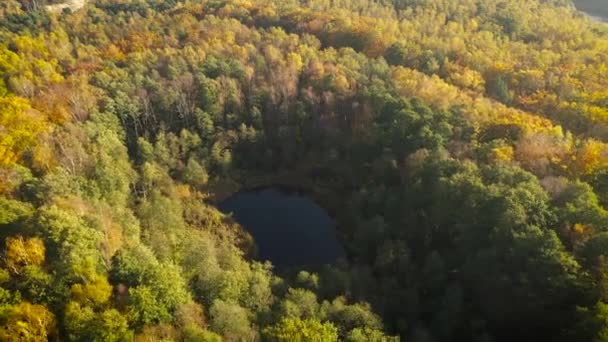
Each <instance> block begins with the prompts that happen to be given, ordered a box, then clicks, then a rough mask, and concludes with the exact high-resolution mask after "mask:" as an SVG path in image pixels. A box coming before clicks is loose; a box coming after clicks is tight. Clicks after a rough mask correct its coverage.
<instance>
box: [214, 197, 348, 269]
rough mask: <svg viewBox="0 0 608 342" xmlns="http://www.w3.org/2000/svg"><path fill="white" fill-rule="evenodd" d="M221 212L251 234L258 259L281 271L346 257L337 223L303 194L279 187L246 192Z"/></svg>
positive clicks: (225, 204) (229, 201)
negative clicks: (268, 262)
mask: <svg viewBox="0 0 608 342" xmlns="http://www.w3.org/2000/svg"><path fill="white" fill-rule="evenodd" d="M219 209H220V210H221V211H222V212H224V213H232V214H233V217H234V219H235V220H236V221H237V222H238V223H240V224H241V225H242V226H243V227H244V228H245V229H247V231H249V233H251V235H252V236H253V238H254V240H255V242H256V245H257V247H258V259H260V260H270V262H272V264H273V265H275V267H276V268H278V269H287V268H294V267H301V266H308V267H316V266H321V265H324V264H332V263H334V262H335V261H336V260H338V259H339V258H341V257H343V256H344V249H343V248H342V246H341V245H340V243H339V242H338V239H337V237H336V227H335V222H334V220H333V219H332V218H331V217H330V216H329V214H328V213H327V212H326V211H325V210H324V209H323V208H321V207H320V206H319V205H318V204H317V203H315V201H313V200H312V198H310V197H308V196H306V195H304V194H302V193H299V192H296V191H291V190H287V189H282V188H279V187H271V188H263V189H257V190H251V191H244V192H239V193H236V194H234V195H233V196H232V197H230V198H228V199H226V200H224V201H222V202H221V203H220V204H219Z"/></svg>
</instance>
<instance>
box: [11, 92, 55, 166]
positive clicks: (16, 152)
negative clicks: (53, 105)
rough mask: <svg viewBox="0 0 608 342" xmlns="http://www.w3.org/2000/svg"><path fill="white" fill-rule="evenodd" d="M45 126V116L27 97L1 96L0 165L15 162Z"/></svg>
mask: <svg viewBox="0 0 608 342" xmlns="http://www.w3.org/2000/svg"><path fill="white" fill-rule="evenodd" d="M44 128H45V120H44V118H43V117H41V115H40V114H39V113H38V112H36V111H35V110H33V109H31V108H30V106H29V103H28V101H27V100H26V99H23V98H19V97H15V96H8V97H0V166H7V165H10V164H12V163H15V162H16V161H17V160H18V159H19V157H20V156H21V154H22V153H23V152H24V151H25V150H26V149H27V148H28V147H30V146H31V145H32V144H33V143H34V141H35V139H36V135H37V134H38V133H40V132H41V131H42V130H44Z"/></svg>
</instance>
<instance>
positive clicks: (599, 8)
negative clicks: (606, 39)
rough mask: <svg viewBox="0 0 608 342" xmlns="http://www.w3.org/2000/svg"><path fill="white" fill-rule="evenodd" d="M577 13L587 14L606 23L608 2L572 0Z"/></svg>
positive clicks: (600, 0)
mask: <svg viewBox="0 0 608 342" xmlns="http://www.w3.org/2000/svg"><path fill="white" fill-rule="evenodd" d="M574 5H575V6H576V8H577V9H578V10H579V11H582V12H585V13H587V15H589V16H590V17H592V18H594V19H596V20H601V21H608V1H606V0H574Z"/></svg>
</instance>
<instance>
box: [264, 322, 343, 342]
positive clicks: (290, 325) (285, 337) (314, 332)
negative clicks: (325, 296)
mask: <svg viewBox="0 0 608 342" xmlns="http://www.w3.org/2000/svg"><path fill="white" fill-rule="evenodd" d="M264 338H265V340H267V341H269V342H271V341H272V342H287V341H293V342H316V341H327V342H332V341H338V329H337V328H336V327H335V326H334V325H333V324H331V323H330V322H325V323H322V322H320V321H318V320H317V319H314V318H309V319H305V320H302V319H300V318H295V317H291V318H283V319H282V320H281V321H280V322H279V323H277V324H276V325H274V326H272V327H269V328H266V329H265V330H264Z"/></svg>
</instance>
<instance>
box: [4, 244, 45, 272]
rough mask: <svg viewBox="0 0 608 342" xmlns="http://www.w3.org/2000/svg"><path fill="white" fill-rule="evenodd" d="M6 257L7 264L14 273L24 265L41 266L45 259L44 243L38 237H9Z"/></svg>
mask: <svg viewBox="0 0 608 342" xmlns="http://www.w3.org/2000/svg"><path fill="white" fill-rule="evenodd" d="M4 258H5V260H4V261H5V263H6V266H7V267H8V269H9V270H10V271H11V272H13V273H19V272H20V269H21V267H23V266H30V265H31V266H40V265H42V263H44V259H45V248H44V243H43V242H42V240H41V239H40V238H37V237H35V238H30V239H24V238H23V237H22V236H17V237H9V238H7V239H6V247H5V250H4Z"/></svg>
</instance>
